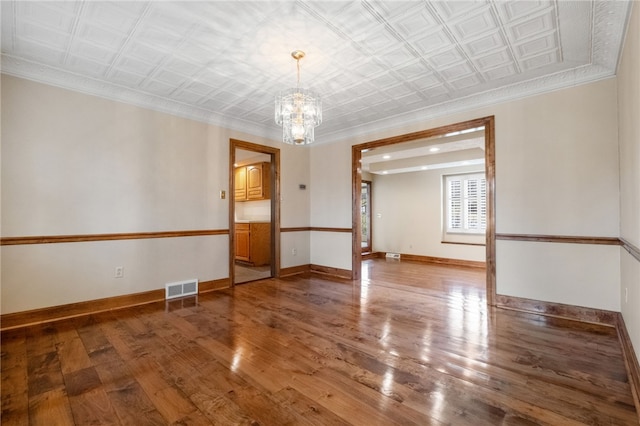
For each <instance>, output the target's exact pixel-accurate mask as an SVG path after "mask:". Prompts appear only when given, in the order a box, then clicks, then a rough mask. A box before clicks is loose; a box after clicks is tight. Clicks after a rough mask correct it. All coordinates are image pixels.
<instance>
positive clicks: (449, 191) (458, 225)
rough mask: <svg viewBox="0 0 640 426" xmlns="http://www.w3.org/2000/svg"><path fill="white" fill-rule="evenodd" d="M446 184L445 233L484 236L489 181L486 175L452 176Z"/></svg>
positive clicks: (446, 180) (447, 179) (448, 177)
mask: <svg viewBox="0 0 640 426" xmlns="http://www.w3.org/2000/svg"><path fill="white" fill-rule="evenodd" d="M444 184H445V197H446V199H445V203H444V204H445V214H444V217H445V232H446V233H458V234H484V233H485V231H486V230H487V180H486V179H485V176H484V173H474V174H466V175H450V176H445V177H444Z"/></svg>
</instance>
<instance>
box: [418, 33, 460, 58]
mask: <svg viewBox="0 0 640 426" xmlns="http://www.w3.org/2000/svg"><path fill="white" fill-rule="evenodd" d="M435 29H436V30H437V31H436V32H432V33H431V34H428V35H426V36H423V37H421V38H418V39H416V40H411V41H410V43H411V45H412V46H413V47H414V48H415V49H416V51H417V52H418V53H419V54H420V55H423V56H427V55H429V54H431V53H433V52H436V51H439V50H443V49H446V48H451V46H453V45H454V44H453V40H452V39H451V37H449V35H448V34H447V33H446V32H444V31H443V30H442V28H439V27H436V28H435Z"/></svg>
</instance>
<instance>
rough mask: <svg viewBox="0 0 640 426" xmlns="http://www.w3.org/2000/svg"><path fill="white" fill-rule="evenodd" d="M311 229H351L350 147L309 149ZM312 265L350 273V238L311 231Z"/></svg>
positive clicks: (312, 147) (336, 146) (313, 146)
mask: <svg viewBox="0 0 640 426" xmlns="http://www.w3.org/2000/svg"><path fill="white" fill-rule="evenodd" d="M310 156H311V157H310V168H311V180H310V192H311V203H310V205H311V212H310V213H311V214H310V217H311V226H312V227H321V228H351V226H352V224H351V147H350V146H349V145H348V144H330V145H312V146H311V150H310ZM310 243H311V259H310V260H311V262H310V263H311V264H314V265H320V266H328V267H332V268H339V269H347V270H351V234H347V233H344V232H324V231H314V232H312V233H311V237H310Z"/></svg>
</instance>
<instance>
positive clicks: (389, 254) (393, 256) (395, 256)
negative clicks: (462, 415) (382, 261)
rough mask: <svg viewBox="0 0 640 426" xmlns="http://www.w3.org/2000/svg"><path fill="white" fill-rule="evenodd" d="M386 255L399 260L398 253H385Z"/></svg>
mask: <svg viewBox="0 0 640 426" xmlns="http://www.w3.org/2000/svg"><path fill="white" fill-rule="evenodd" d="M386 257H387V258H388V259H398V260H400V253H387V255H386Z"/></svg>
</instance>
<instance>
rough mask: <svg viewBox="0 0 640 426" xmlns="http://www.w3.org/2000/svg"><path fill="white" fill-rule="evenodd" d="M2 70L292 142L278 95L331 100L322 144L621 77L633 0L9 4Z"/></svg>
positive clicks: (319, 140) (319, 130)
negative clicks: (276, 114)
mask: <svg viewBox="0 0 640 426" xmlns="http://www.w3.org/2000/svg"><path fill="white" fill-rule="evenodd" d="M1 7H2V10H1V12H2V72H4V73H7V74H10V75H15V76H18V77H23V78H27V79H31V80H35V81H39V82H44V83H47V84H52V85H55V86H60V87H64V88H68V89H72V90H77V91H81V92H85V93H90V94H94V95H97V96H101V97H105V98H109V99H114V100H118V101H122V102H127V103H131V104H135V105H140V106H143V107H147V108H152V109H156V110H160V111H165V112H168V113H171V114H175V115H179V116H184V117H188V118H192V119H195V120H200V121H205V122H209V123H212V124H217V125H221V126H224V127H228V128H232V129H237V130H242V131H245V132H248V133H252V134H256V135H265V136H269V137H272V138H274V139H278V138H280V130H279V129H278V127H277V126H276V124H275V123H274V120H273V103H274V96H275V95H276V93H277V92H278V91H280V90H282V89H286V88H288V87H291V86H293V85H295V78H296V68H295V61H294V60H293V59H291V57H290V52H291V51H292V50H294V49H302V50H304V51H305V52H306V54H307V56H306V58H305V59H304V60H303V61H302V62H301V77H302V85H303V86H305V87H310V88H313V89H314V90H315V91H317V92H319V93H320V94H321V96H322V97H323V104H324V122H323V124H322V125H320V126H319V127H318V128H317V129H316V140H317V143H322V142H331V141H336V140H344V139H347V138H349V137H351V136H353V135H355V134H363V133H370V132H374V131H376V130H381V129H385V128H391V127H396V126H398V125H401V124H406V123H411V122H415V121H417V120H425V119H427V118H429V117H434V116H438V115H442V114H448V113H452V112H455V111H460V110H464V109H469V108H475V107H478V106H482V105H487V104H490V103H494V102H499V101H504V100H508V99H513V98H518V97H523V96H529V95H532V94H536V93H540V92H545V91H550V90H556V89H559V88H563V87H568V86H574V85H577V84H582V83H586V82H589V81H595V80H598V79H602V78H606V77H610V76H613V75H614V74H615V72H616V66H617V62H618V56H619V53H620V49H621V45H622V42H623V38H624V31H625V26H626V20H627V15H628V12H629V9H630V3H629V2H626V1H602V0H598V1H563V0H557V1H553V0H550V1H544V0H540V1H527V0H519V1H502V0H501V1H495V0H485V1H469V2H467V1H436V2H431V1H417V0H413V1H397V0H394V1H228V2H225V1H213V2H184V1H145V2H143V1H128V2H102V1H87V2H80V1H75V2H74V1H64V2H59V1H44V2H31V1H2V6H1Z"/></svg>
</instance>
